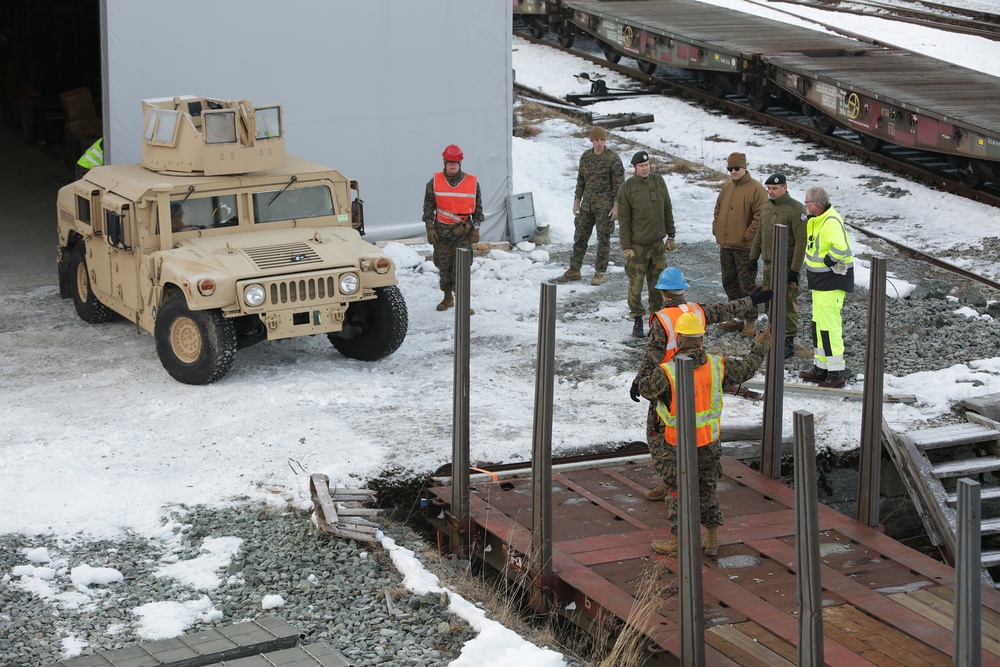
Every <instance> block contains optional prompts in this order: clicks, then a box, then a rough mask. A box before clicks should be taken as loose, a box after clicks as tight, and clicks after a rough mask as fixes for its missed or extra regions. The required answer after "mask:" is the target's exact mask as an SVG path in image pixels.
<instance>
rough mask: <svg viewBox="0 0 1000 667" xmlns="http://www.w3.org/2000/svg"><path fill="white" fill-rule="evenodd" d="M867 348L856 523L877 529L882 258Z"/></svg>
mask: <svg viewBox="0 0 1000 667" xmlns="http://www.w3.org/2000/svg"><path fill="white" fill-rule="evenodd" d="M870 283H871V285H870V287H869V297H868V346H867V348H866V350H865V392H864V409H863V410H862V411H861V459H860V461H859V464H860V469H859V470H858V496H857V500H858V521H860V522H861V523H865V524H868V525H869V526H871V527H873V528H874V527H875V526H877V525H879V523H880V521H879V509H880V507H879V505H880V500H881V489H880V484H881V476H882V376H883V375H884V373H885V258H883V257H874V258H872V261H871V280H870Z"/></svg>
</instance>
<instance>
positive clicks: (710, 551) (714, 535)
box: [705, 526, 719, 556]
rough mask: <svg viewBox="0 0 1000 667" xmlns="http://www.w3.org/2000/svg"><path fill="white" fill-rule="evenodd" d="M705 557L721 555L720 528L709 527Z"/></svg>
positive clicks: (706, 535) (706, 536)
mask: <svg viewBox="0 0 1000 667" xmlns="http://www.w3.org/2000/svg"><path fill="white" fill-rule="evenodd" d="M705 555H706V556H718V555H719V527H718V526H709V527H708V532H707V533H706V534H705Z"/></svg>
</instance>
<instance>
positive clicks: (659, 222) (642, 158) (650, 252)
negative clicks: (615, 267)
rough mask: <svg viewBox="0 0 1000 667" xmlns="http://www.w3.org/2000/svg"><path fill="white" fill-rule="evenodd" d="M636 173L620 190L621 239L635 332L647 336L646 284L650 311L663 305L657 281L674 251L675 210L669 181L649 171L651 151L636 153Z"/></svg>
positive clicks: (619, 221) (630, 315) (634, 163)
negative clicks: (644, 294) (667, 253)
mask: <svg viewBox="0 0 1000 667" xmlns="http://www.w3.org/2000/svg"><path fill="white" fill-rule="evenodd" d="M632 167H633V168H634V169H635V175H634V176H632V177H631V178H629V179H628V180H627V181H625V183H624V185H622V187H621V189H620V190H619V191H618V203H617V206H618V223H619V228H620V229H619V239H620V241H621V244H622V251H623V252H624V254H625V273H626V275H628V309H629V317H631V318H632V320H633V322H634V325H633V327H632V335H633V336H635V337H636V338H642V337H643V336H645V333H644V331H643V323H642V321H643V318H644V317H645V315H646V310H645V309H644V308H643V305H642V284H643V282H645V283H646V290H647V294H648V298H649V314H650V315H652V314H653V313H655V312H657V311H658V310H660V308H662V307H663V294H662V293H661V292H660V290H658V289H656V281H657V280H658V279H659V277H660V273H662V272H663V269H665V268H666V266H667V262H666V257H665V255H664V250H670V251H673V250H674V249H675V248H676V247H677V246H676V242H675V241H674V235H675V230H674V213H673V208H672V207H671V205H670V193H669V192H667V183H666V181H664V180H663V177H662V176H660V175H659V174H651V173H649V153H647V152H646V151H639V152H638V153H636V154H635V155H633V156H632Z"/></svg>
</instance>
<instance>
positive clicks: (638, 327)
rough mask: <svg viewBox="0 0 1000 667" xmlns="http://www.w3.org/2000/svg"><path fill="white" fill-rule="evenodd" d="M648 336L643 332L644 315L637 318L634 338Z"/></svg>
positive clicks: (633, 327) (633, 333)
mask: <svg viewBox="0 0 1000 667" xmlns="http://www.w3.org/2000/svg"><path fill="white" fill-rule="evenodd" d="M645 336H646V334H645V333H643V330H642V315H636V316H635V324H634V325H633V326H632V338H644V337H645Z"/></svg>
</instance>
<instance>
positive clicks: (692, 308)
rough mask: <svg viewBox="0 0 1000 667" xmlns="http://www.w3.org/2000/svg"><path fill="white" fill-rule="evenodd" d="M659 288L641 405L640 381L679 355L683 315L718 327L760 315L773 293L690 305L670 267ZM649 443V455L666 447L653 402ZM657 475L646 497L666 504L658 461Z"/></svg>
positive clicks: (634, 392)
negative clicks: (660, 297)
mask: <svg viewBox="0 0 1000 667" xmlns="http://www.w3.org/2000/svg"><path fill="white" fill-rule="evenodd" d="M656 286H657V288H658V289H659V290H660V291H661V292H662V293H663V309H662V310H660V311H659V313H657V314H656V315H652V316H650V318H649V338H648V339H647V340H646V352H645V354H644V355H643V357H642V361H641V362H640V363H639V371H638V373H637V374H636V378H635V380H633V381H632V387H631V389H630V390H629V396H630V397H631V398H632V400H633V401H635V402H636V403H638V402H639V378H643V377H646V376H648V375H649V374H650V373H652V372H653V370H654V369H655V368H656V367H657V366H659V365H660V364H662V363H665V362H667V361H670V359H672V358H673V356H674V354H676V352H677V336H676V335H675V334H674V323H675V322H676V321H677V318H678V317H680V316H681V315H682V314H683V313H686V312H693V313H696V314H698V315H699V317H702V318H703V321H702V323H703V324H704V325H705V326H708V325H709V324H717V323H719V322H726V321H728V320H731V319H734V318H738V317H743V316H744V314H745V313H747V312H751V311H756V307H757V305H758V304H762V303H767V302H768V301H770V300H771V294H772V292H771V291H770V290H755V291H753V292H751V293H750V295H749V296H745V297H743V298H742V299H736V300H735V301H730V302H728V303H710V304H705V305H702V304H698V303H689V302H688V301H687V300H686V299H685V298H684V294H685V293H686V292H687V289H688V287H689V285H688V284H687V282H686V281H685V280H684V274H683V273H681V271H680V269H677V268H675V267H667V268H666V269H664V270H663V273H661V274H660V278H659V280H658V281H657V283H656ZM664 322H669V323H670V330H669V331H668V330H667V328H665V327H664ZM646 442H647V444H648V445H649V451H650V452H654V451H662V450H663V448H664V447H665V445H664V442H663V423H662V422H661V421H660V417H659V415H657V414H656V403H655V402H650V404H649V410H648V412H647V413H646ZM653 462H654V465H656V469H657V472H659V473H660V477H661V481H660V483H659V484H658V485H657V486H656V488H654V489H650V490H649V491H647V492H646V493H645V494H644V495H645V497H646V499H647V500H654V501H655V500H663V497H664V495H665V493H666V482H665V481H663V478H665V477H666V474H665V472H664V471H663V470H661V469H660V465H659V463H658V458H657V457H654V458H653Z"/></svg>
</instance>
